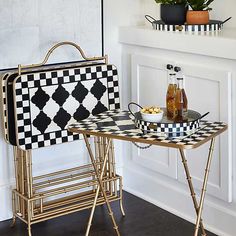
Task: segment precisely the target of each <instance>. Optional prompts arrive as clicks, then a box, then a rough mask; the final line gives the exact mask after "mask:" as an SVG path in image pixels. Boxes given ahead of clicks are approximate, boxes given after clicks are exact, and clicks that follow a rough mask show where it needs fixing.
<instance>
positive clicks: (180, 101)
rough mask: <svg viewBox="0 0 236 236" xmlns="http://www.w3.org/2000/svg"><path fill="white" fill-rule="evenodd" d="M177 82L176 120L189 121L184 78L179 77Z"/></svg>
mask: <svg viewBox="0 0 236 236" xmlns="http://www.w3.org/2000/svg"><path fill="white" fill-rule="evenodd" d="M177 82H178V85H177V89H176V97H175V107H176V116H175V122H182V121H187V119H188V99H187V96H186V93H185V90H184V85H183V78H177Z"/></svg>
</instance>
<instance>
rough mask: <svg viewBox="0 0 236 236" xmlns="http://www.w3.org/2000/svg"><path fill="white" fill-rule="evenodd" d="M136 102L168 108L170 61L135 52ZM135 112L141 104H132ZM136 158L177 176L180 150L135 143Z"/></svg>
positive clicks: (133, 95) (148, 167)
mask: <svg viewBox="0 0 236 236" xmlns="http://www.w3.org/2000/svg"><path fill="white" fill-rule="evenodd" d="M131 58H132V59H131V64H132V69H131V71H132V75H131V81H132V84H131V88H132V93H131V94H132V95H131V96H132V101H134V102H136V103H138V104H140V105H141V106H150V105H155V106H160V107H165V97H166V89H167V85H168V80H167V78H168V74H167V71H166V69H165V68H166V64H167V63H166V62H167V61H168V60H163V59H161V58H158V57H157V58H154V57H149V56H145V55H135V54H134V55H132V57H131ZM132 108H133V109H134V111H136V110H137V107H134V106H132ZM132 161H134V162H136V163H137V164H139V165H141V166H143V167H145V168H147V169H148V170H151V171H155V172H158V173H161V174H164V175H167V176H170V177H172V178H174V179H175V178H177V153H176V150H173V149H167V148H163V147H157V146H152V147H151V148H149V149H145V150H140V149H138V148H137V147H135V146H133V148H132Z"/></svg>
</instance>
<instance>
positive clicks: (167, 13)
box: [155, 0, 187, 25]
mask: <svg viewBox="0 0 236 236" xmlns="http://www.w3.org/2000/svg"><path fill="white" fill-rule="evenodd" d="M155 1H156V3H160V4H161V20H162V21H164V23H165V24H171V25H182V24H184V23H185V21H186V13H187V0H155Z"/></svg>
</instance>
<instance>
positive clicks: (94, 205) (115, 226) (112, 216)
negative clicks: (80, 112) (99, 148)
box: [83, 134, 120, 236]
mask: <svg viewBox="0 0 236 236" xmlns="http://www.w3.org/2000/svg"><path fill="white" fill-rule="evenodd" d="M83 136H84V140H85V143H86V147H87V149H88V152H89V156H90V159H91V162H92V164H93V167H94V171H95V174H96V176H97V179H98V183H99V185H98V187H97V190H96V195H95V198H94V203H93V207H92V210H91V214H90V217H89V222H88V226H87V230H86V234H85V235H86V236H88V235H89V231H90V227H91V223H92V219H93V215H94V211H95V207H96V203H97V199H98V194H99V191H100V189H101V191H102V194H103V197H104V200H105V202H106V205H107V209H108V212H109V215H110V217H111V220H112V223H113V226H114V229H115V231H116V234H117V235H118V236H120V233H119V229H118V226H117V224H116V221H115V218H114V214H113V212H112V209H111V205H110V202H109V200H108V198H107V196H106V192H105V190H104V188H103V183H102V178H103V173H104V170H105V167H106V162H107V158H108V153H109V148H110V144H111V139H109V141H108V145H107V149H106V152H105V155H104V162H103V166H102V170H101V174H100V175H99V172H98V170H97V167H96V163H95V159H94V156H93V152H92V150H91V147H90V144H89V141H88V138H87V136H86V135H85V134H84V135H83Z"/></svg>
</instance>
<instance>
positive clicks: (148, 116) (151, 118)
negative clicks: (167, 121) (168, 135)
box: [140, 107, 164, 123]
mask: <svg viewBox="0 0 236 236" xmlns="http://www.w3.org/2000/svg"><path fill="white" fill-rule="evenodd" d="M149 110H151V111H150V112H149ZM152 110H153V111H152ZM140 114H141V116H142V119H143V120H144V121H148V122H157V123H158V122H160V121H161V120H162V118H163V115H164V111H163V110H161V109H160V108H157V107H150V108H143V109H141V110H140Z"/></svg>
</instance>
